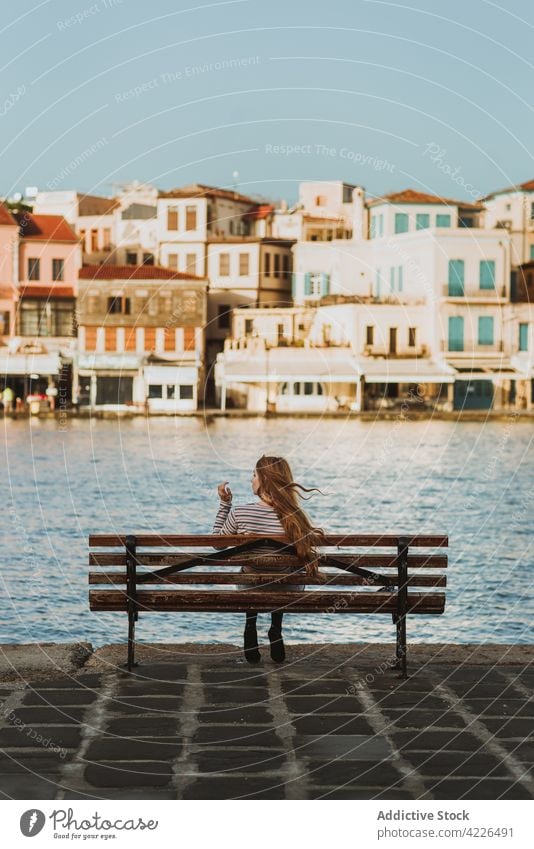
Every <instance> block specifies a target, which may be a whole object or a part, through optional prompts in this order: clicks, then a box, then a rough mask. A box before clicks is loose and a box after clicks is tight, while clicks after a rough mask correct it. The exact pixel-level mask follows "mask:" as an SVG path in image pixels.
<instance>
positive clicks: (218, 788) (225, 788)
mask: <svg viewBox="0 0 534 849" xmlns="http://www.w3.org/2000/svg"><path fill="white" fill-rule="evenodd" d="M244 798H250V799H285V790H284V786H283V785H280V784H279V783H278V782H276V781H273V780H272V779H268V778H265V779H263V780H261V779H259V778H254V777H252V778H248V777H244V776H241V777H240V778H228V777H227V776H221V777H220V778H212V777H210V778H208V779H202V778H200V779H197V780H196V781H194V782H193V784H190V785H188V786H187V787H186V788H185V790H184V792H183V794H182V799H204V800H209V799H244Z"/></svg>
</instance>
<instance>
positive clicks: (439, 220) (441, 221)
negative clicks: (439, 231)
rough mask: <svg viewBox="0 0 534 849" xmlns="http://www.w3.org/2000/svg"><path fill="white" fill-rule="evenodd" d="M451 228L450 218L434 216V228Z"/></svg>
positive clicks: (447, 216) (448, 216)
mask: <svg viewBox="0 0 534 849" xmlns="http://www.w3.org/2000/svg"><path fill="white" fill-rule="evenodd" d="M450 226H451V216H450V215H436V227H450Z"/></svg>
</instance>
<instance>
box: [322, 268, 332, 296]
mask: <svg viewBox="0 0 534 849" xmlns="http://www.w3.org/2000/svg"><path fill="white" fill-rule="evenodd" d="M329 294H330V275H329V274H327V273H326V272H325V273H324V274H323V276H322V281H321V295H329Z"/></svg>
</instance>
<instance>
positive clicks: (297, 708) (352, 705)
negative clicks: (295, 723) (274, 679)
mask: <svg viewBox="0 0 534 849" xmlns="http://www.w3.org/2000/svg"><path fill="white" fill-rule="evenodd" d="M285 703H286V706H287V709H288V711H289V712H290V713H295V714H306V713H320V714H323V713H347V714H349V715H351V716H354V715H355V714H358V713H360V710H361V708H360V705H359V702H358V701H357V700H355V699H354V697H353V696H342V697H338V698H333V697H329V696H326V697H324V696H319V697H317V696H286V698H285Z"/></svg>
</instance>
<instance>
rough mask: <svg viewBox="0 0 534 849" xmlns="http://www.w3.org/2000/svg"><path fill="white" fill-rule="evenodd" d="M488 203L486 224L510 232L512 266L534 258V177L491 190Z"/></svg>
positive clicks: (486, 203) (514, 266)
mask: <svg viewBox="0 0 534 849" xmlns="http://www.w3.org/2000/svg"><path fill="white" fill-rule="evenodd" d="M484 203H485V206H486V227H489V228H499V229H503V230H506V231H507V232H508V233H509V234H510V237H511V240H512V267H513V268H516V267H517V266H519V265H522V264H523V263H525V262H529V261H530V260H534V180H528V181H527V182H525V183H521V184H520V185H518V186H509V187H508V188H506V189H499V190H498V191H495V192H491V193H490V194H489V195H487V197H485V198H484Z"/></svg>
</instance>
